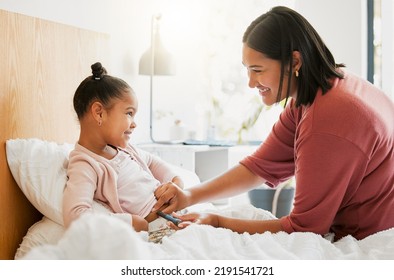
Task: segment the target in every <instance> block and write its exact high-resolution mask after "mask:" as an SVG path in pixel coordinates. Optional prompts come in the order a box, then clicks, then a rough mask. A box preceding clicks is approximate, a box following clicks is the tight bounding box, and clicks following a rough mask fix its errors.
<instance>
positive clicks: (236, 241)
mask: <svg viewBox="0 0 394 280" xmlns="http://www.w3.org/2000/svg"><path fill="white" fill-rule="evenodd" d="M217 211H218V212H221V213H222V214H224V213H226V214H231V215H232V216H237V217H240V218H252V217H255V218H256V217H260V218H261V217H265V218H268V217H270V216H271V214H270V213H269V212H267V211H265V210H262V209H258V208H254V207H253V206H242V207H236V208H227V209H218V210H217ZM393 236H394V229H390V230H386V231H383V232H379V233H376V234H374V235H372V236H369V237H367V238H365V239H363V240H356V239H354V238H353V237H351V236H348V237H345V238H343V239H341V240H339V241H337V242H334V243H333V242H331V241H330V240H328V239H325V238H324V237H322V236H320V235H317V234H314V233H300V232H298V233H292V234H288V233H285V232H280V233H276V234H272V233H269V232H266V233H263V234H253V235H250V234H248V233H244V234H238V233H235V232H233V231H231V230H229V229H223V228H214V227H211V226H207V225H191V226H189V227H187V228H185V229H183V230H180V231H177V232H175V233H174V234H172V235H171V236H166V237H164V238H163V239H162V243H161V244H155V243H151V242H148V241H147V240H148V235H147V233H146V232H141V233H137V232H135V231H134V230H133V229H132V228H131V227H129V226H127V225H126V224H125V223H123V222H122V221H119V220H118V219H115V218H114V217H111V216H108V215H101V214H95V215H86V216H84V217H81V218H80V219H78V220H77V221H75V222H74V223H73V224H72V226H71V227H70V228H69V229H68V230H67V231H66V233H65V234H64V236H63V237H62V239H61V240H60V241H59V242H58V243H57V244H55V245H44V246H39V247H36V248H34V249H33V250H31V251H30V252H29V253H28V254H26V255H25V257H24V259H74V260H75V259H77V260H78V259H114V260H122V259H142V260H146V259H152V260H160V259H167V260H169V259H174V260H175V259H179V260H187V259H197V260H203V259H220V260H230V259H271V260H273V259H281V260H291V259H301V260H316V259H337V260H343V259H394V238H393Z"/></svg>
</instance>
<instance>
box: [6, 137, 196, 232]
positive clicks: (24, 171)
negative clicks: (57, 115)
mask: <svg viewBox="0 0 394 280" xmlns="http://www.w3.org/2000/svg"><path fill="white" fill-rule="evenodd" d="M72 149H74V145H72V144H68V143H64V144H58V143H55V142H49V141H44V140H40V139H35V138H31V139H10V140H7V141H6V153H7V161H8V165H9V167H10V170H11V173H12V175H13V177H14V179H15V181H16V183H17V184H18V186H19V187H20V189H21V190H22V192H23V193H24V194H25V196H26V197H27V199H28V200H29V201H30V203H31V204H33V205H34V207H35V208H36V209H37V210H38V211H40V212H41V213H42V214H43V215H44V216H46V217H48V218H49V219H51V220H52V221H54V222H56V223H58V224H59V225H63V214H62V203H63V191H64V188H65V186H66V182H67V165H68V156H69V154H70V152H71V150H72ZM174 168H175V169H176V172H177V174H179V176H181V177H182V179H183V180H184V181H185V186H191V185H195V184H197V183H199V178H198V176H197V175H196V174H195V173H193V172H191V171H188V170H186V169H183V168H180V167H174ZM93 206H94V208H95V211H97V212H100V211H101V212H102V211H108V210H106V208H104V207H103V206H102V205H101V204H99V203H97V202H94V205H93Z"/></svg>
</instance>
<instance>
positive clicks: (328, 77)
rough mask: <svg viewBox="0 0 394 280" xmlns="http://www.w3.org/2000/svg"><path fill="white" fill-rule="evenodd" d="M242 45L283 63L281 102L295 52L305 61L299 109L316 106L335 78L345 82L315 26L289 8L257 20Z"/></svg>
mask: <svg viewBox="0 0 394 280" xmlns="http://www.w3.org/2000/svg"><path fill="white" fill-rule="evenodd" d="M242 42H243V43H245V44H246V45H247V46H248V47H250V48H252V49H254V50H256V51H259V52H261V53H263V54H264V55H266V56H267V57H268V58H271V59H275V60H279V61H280V62H281V77H280V84H279V90H278V100H277V102H279V101H280V96H281V92H282V87H283V79H284V74H285V71H287V72H289V69H286V67H287V66H289V67H290V69H291V65H292V64H293V56H292V53H293V51H298V52H300V54H301V57H302V66H301V68H300V69H299V70H298V71H299V76H298V78H297V79H298V91H297V100H296V101H295V105H296V106H300V105H308V104H312V103H313V101H314V100H315V97H316V94H317V91H318V89H319V88H321V89H322V92H323V94H325V93H326V92H327V91H328V90H329V89H331V87H332V78H334V77H338V78H341V79H342V78H343V74H342V73H341V72H339V71H338V69H337V68H338V67H345V65H344V64H336V63H335V60H334V57H333V55H332V54H331V52H330V50H329V49H328V48H327V46H326V45H325V44H324V42H323V40H322V39H321V38H320V36H319V34H318V33H317V32H316V30H315V29H314V28H313V27H312V25H311V24H310V23H309V22H308V21H307V20H306V19H305V18H304V17H303V16H302V15H300V14H299V13H297V12H296V11H294V10H292V9H290V8H287V7H281V6H279V7H274V8H272V9H271V10H270V11H268V12H267V13H265V14H263V15H261V16H260V17H258V18H257V19H255V20H254V21H253V22H252V23H251V24H250V25H249V27H248V28H247V29H246V31H245V33H244V36H243V39H242ZM288 76H289V77H288V85H289V86H288V89H287V94H286V100H287V99H288V98H289V95H290V85H291V79H292V76H293V75H291V74H289V75H288Z"/></svg>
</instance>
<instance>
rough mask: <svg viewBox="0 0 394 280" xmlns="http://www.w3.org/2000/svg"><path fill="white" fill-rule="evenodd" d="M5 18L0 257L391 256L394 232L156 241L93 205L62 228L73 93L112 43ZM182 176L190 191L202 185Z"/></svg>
mask: <svg viewBox="0 0 394 280" xmlns="http://www.w3.org/2000/svg"><path fill="white" fill-rule="evenodd" d="M0 18H1V20H0V22H1V28H0V39H1V40H0V57H1V61H2V62H3V61H4V62H5V63H1V64H0V73H2V75H0V87H1V90H0V119H1V121H2V126H1V127H0V131H1V134H0V140H1V146H0V160H1V164H0V180H1V183H0V199H1V203H0V234H1V237H0V259H24V260H30V259H45V260H47V259H62V260H64V259H116V260H120V259H134V260H150V259H152V260H153V259H156V260H160V259H161V260H163V259H166V260H175V259H183V260H195V259H200V260H202V259H218V260H223V259H233V260H235V259H249V260H250V259H270V260H276V259H286V260H289V259H302V260H305V259H308V260H316V259H339V260H344V259H358V260H359V259H386V260H392V259H394V229H390V230H386V231H383V232H379V233H376V234H374V235H372V236H369V237H367V238H365V239H363V240H359V241H358V240H355V239H354V238H352V237H350V236H347V237H345V238H342V239H341V240H339V241H337V242H332V240H331V238H330V236H324V237H323V236H320V235H317V234H313V233H293V234H287V233H284V232H281V233H277V234H271V233H264V234H254V235H250V234H246V233H244V234H237V233H234V232H232V231H230V230H227V229H220V228H219V229H217V228H212V227H210V226H197V225H192V226H190V227H188V228H186V229H184V230H181V231H177V232H175V233H173V234H172V235H170V236H166V237H164V238H163V239H162V240H161V242H159V243H154V242H150V241H149V234H148V232H139V233H137V232H135V231H133V230H132V228H131V227H129V226H127V225H125V224H124V223H123V222H121V221H119V220H117V219H115V218H113V217H111V216H110V215H108V214H107V213H106V212H105V211H104V210H103V209H100V207H99V206H97V213H96V214H94V215H91V216H88V215H86V216H83V217H81V218H80V219H78V220H77V221H75V222H74V223H73V224H72V226H71V227H70V228H69V229H68V230H65V229H64V227H63V226H62V221H61V210H59V209H60V207H59V205H60V203H61V193H62V190H63V188H64V185H65V180H66V177H65V170H66V165H67V159H68V153H69V151H70V150H71V149H72V148H73V144H72V143H75V141H76V139H77V136H78V131H79V128H78V124H77V120H76V118H75V116H74V113H73V110H72V105H71V100H72V95H73V93H74V90H75V88H76V86H77V85H78V84H79V82H80V81H81V79H83V78H84V77H86V76H87V75H88V74H89V73H88V69H87V65H90V64H92V62H95V61H102V62H103V63H104V64H108V63H106V62H107V61H108V59H109V58H108V56H109V37H108V36H107V35H105V34H100V33H97V32H93V31H88V30H82V29H79V28H75V27H71V26H66V25H62V24H58V23H54V22H49V21H45V20H42V19H37V18H32V17H28V16H24V15H19V14H15V13H10V12H6V11H0ZM26 46H28V47H26ZM180 172H181V171H180ZM183 172H184V171H183ZM184 174H185V178H186V179H187V180H188V181H187V184H188V185H192V184H194V183H195V182H197V181H198V178H196V176H194V175H195V174H191V173H187V172H185V173H184ZM194 210H197V211H214V212H217V213H221V214H223V215H229V216H232V217H240V218H248V219H271V218H275V217H274V216H273V215H272V214H271V213H270V212H268V211H265V210H262V209H259V208H255V207H253V206H251V205H250V204H246V205H238V206H231V205H229V206H226V207H223V206H222V207H217V206H214V205H213V204H210V203H207V204H202V205H196V206H194V207H191V208H190V209H187V211H194ZM98 241H99V242H100V244H101V246H97V242H98Z"/></svg>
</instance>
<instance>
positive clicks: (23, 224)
mask: <svg viewBox="0 0 394 280" xmlns="http://www.w3.org/2000/svg"><path fill="white" fill-rule="evenodd" d="M96 61H100V62H102V63H103V65H108V63H109V36H108V35H106V34H102V33H98V32H93V31H88V30H83V29H80V28H75V27H72V26H67V25H64V24H59V23H55V22H50V21H47V20H42V19H38V18H34V17H29V16H25V15H20V14H15V13H12V12H7V11H3V10H0V121H1V125H0V259H13V258H14V255H15V252H16V249H17V248H18V246H19V244H20V243H21V241H22V238H23V236H24V235H25V234H26V232H27V230H28V228H29V227H30V226H31V225H32V224H33V223H35V222H36V221H38V220H39V219H40V218H41V217H42V216H41V214H40V213H38V212H37V211H36V210H35V208H34V207H33V206H32V205H31V204H30V203H29V202H28V201H27V199H26V198H25V196H24V195H23V193H22V192H21V191H20V189H19V187H18V185H17V184H16V182H15V181H14V179H13V177H12V175H11V173H10V170H9V168H8V165H7V160H6V153H5V141H6V140H7V139H15V138H33V137H35V138H40V139H43V140H48V141H56V142H59V143H63V142H68V143H74V142H75V141H76V140H77V139H78V135H79V127H78V122H77V118H76V114H75V113H74V111H73V107H72V98H73V95H74V92H75V90H76V88H77V86H78V85H79V83H80V82H81V81H82V79H84V78H85V77H86V76H88V75H90V74H91V73H90V65H91V64H93V63H95V62H96Z"/></svg>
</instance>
